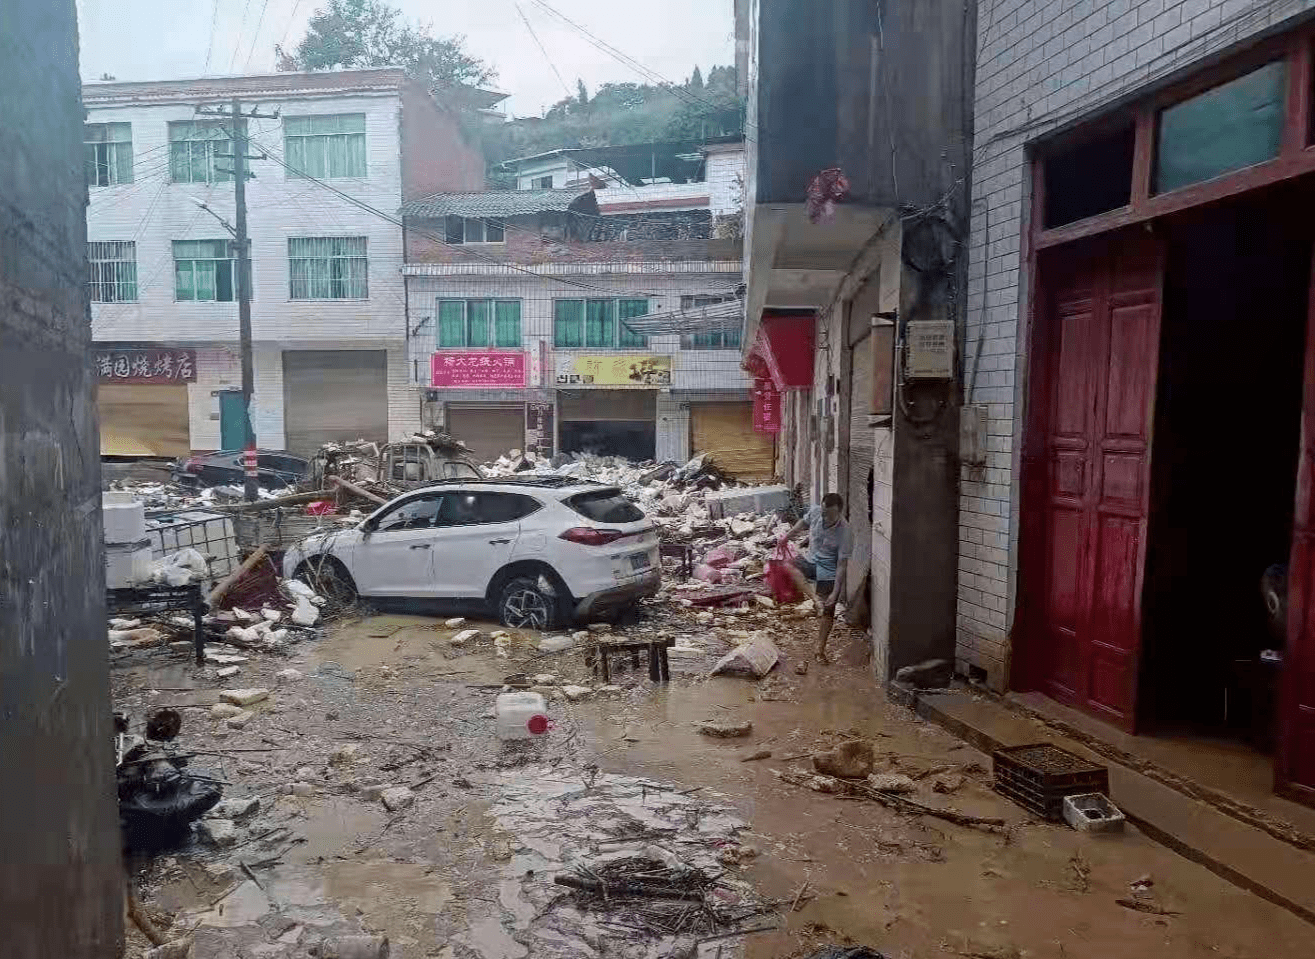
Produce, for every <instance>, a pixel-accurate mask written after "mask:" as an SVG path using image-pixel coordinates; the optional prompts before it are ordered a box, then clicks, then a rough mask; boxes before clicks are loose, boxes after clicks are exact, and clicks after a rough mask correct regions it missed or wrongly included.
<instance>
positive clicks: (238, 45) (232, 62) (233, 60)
mask: <svg viewBox="0 0 1315 959" xmlns="http://www.w3.org/2000/svg"><path fill="white" fill-rule="evenodd" d="M250 8H251V0H247V2H246V3H244V4H243V5H242V19H241V20H240V21H238V25H237V39H236V40H235V41H234V43H233V55H232V56H231V57H229V58H228V72H229V73H232V72H233V67H235V66H237V52H238V50H240V49H242V31H243V30H244V29H246V25H247V11H248V10H249V9H250Z"/></svg>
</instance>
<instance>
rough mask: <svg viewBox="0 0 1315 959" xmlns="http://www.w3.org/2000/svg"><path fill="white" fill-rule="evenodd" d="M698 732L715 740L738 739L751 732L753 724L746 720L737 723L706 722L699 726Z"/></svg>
mask: <svg viewBox="0 0 1315 959" xmlns="http://www.w3.org/2000/svg"><path fill="white" fill-rule="evenodd" d="M699 732H700V733H701V734H702V735H704V736H712V737H713V738H715V739H738V738H740V737H742V736H748V735H749V734H750V733H752V732H753V723H751V722H749V721H748V720H747V719H746V720H744V721H743V722H739V723H729V722H706V723H700V724H699Z"/></svg>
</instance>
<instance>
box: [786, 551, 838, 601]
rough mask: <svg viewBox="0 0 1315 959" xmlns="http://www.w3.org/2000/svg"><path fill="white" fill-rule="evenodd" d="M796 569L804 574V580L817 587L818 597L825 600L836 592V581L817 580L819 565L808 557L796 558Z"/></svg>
mask: <svg viewBox="0 0 1315 959" xmlns="http://www.w3.org/2000/svg"><path fill="white" fill-rule="evenodd" d="M794 565H795V569H797V570H799V572H801V573H803V574H804V578H805V579H807V580H810V581H811V582H813V583H814V584H815V585H816V586H817V595H818V596H821V597H822V598H823V599H825V598H826V597H827V596H830V595H831V593H832V592H834V591H835V588H836V581H835V580H834V579H822V580H819V579H818V578H817V565H816V564H815V563H814V562H813V561H812V560H811V559H809V558H808V557H807V556H796V557H795V561H794Z"/></svg>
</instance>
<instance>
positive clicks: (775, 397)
mask: <svg viewBox="0 0 1315 959" xmlns="http://www.w3.org/2000/svg"><path fill="white" fill-rule="evenodd" d="M753 428H754V430H755V431H756V432H758V433H779V432H781V394H780V393H778V392H777V391H776V390H775V389H773V388H772V384H770V383H768V382H766V381H764V380H759V381H758V382H757V383H756V384H755V385H754V388H753Z"/></svg>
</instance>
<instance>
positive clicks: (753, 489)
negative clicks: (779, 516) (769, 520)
mask: <svg viewBox="0 0 1315 959" xmlns="http://www.w3.org/2000/svg"><path fill="white" fill-rule="evenodd" d="M704 502H705V503H706V504H707V507H708V515H709V516H711V517H712V518H713V519H725V518H727V517H731V516H738V515H739V514H740V513H768V512H771V511H772V510H778V509H782V508H783V507H785V506H788V505H789V504H790V489H789V487H787V486H738V487H733V488H731V489H723V490H717V491H716V492H714V493H709V494H708V495H707V496H706V497H705V499H704Z"/></svg>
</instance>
